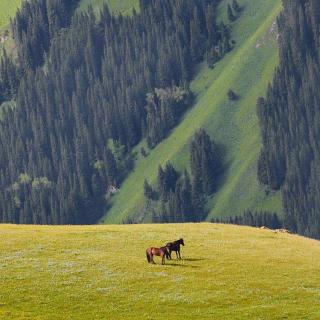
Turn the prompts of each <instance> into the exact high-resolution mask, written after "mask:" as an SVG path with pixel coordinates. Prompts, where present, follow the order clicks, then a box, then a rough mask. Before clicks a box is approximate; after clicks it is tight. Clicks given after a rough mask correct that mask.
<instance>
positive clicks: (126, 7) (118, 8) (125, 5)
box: [79, 0, 139, 14]
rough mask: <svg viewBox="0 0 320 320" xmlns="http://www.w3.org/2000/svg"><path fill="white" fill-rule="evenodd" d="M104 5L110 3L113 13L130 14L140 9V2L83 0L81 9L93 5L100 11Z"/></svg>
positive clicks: (133, 0)
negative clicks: (133, 10) (134, 9)
mask: <svg viewBox="0 0 320 320" xmlns="http://www.w3.org/2000/svg"><path fill="white" fill-rule="evenodd" d="M104 3H108V5H109V7H110V9H111V10H112V12H113V13H115V14H117V13H120V12H121V13H123V14H128V13H130V12H131V10H132V9H133V8H136V9H138V7H139V0H81V2H80V6H79V7H80V9H86V8H87V7H88V5H90V4H91V5H92V6H93V8H94V9H95V10H98V9H100V8H101V7H102V6H103V4H104Z"/></svg>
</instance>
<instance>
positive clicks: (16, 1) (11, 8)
mask: <svg viewBox="0 0 320 320" xmlns="http://www.w3.org/2000/svg"><path fill="white" fill-rule="evenodd" d="M20 4H21V0H1V1H0V31H3V30H4V29H6V28H8V25H9V22H10V18H12V17H13V16H14V15H15V13H16V10H17V8H18V7H19V6H20Z"/></svg>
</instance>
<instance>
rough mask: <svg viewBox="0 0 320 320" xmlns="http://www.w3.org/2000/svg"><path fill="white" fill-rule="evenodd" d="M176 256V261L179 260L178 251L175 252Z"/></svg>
mask: <svg viewBox="0 0 320 320" xmlns="http://www.w3.org/2000/svg"><path fill="white" fill-rule="evenodd" d="M176 256H177V259H179V255H178V250H177V251H176Z"/></svg>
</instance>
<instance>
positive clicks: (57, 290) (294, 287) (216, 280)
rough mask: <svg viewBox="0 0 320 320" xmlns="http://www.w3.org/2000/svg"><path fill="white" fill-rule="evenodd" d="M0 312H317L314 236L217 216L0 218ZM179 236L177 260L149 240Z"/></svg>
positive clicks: (173, 315)
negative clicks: (27, 221)
mask: <svg viewBox="0 0 320 320" xmlns="http://www.w3.org/2000/svg"><path fill="white" fill-rule="evenodd" d="M0 235H1V242H0V279H1V291H0V319H6V320H10V319H20V320H21V319H24V320H26V319H32V320H34V319H37V320H42V319H46V320H49V319H53V320H56V319H70V320H71V319H72V320H73V319H77V320H78V319H90V320H93V319H99V320H100V319H112V320H117V319H119V320H120V319H121V320H125V319H134V320H137V319H139V320H143V319H168V320H171V319H181V320H182V319H183V320H187V319H201V320H205V319H245V320H247V319H272V320H274V319H290V320H293V319H299V320H301V319H308V320H313V319H314V320H316V319H320V309H319V301H320V300H319V299H320V277H319V270H320V244H319V242H317V241H314V240H309V239H306V238H302V237H298V236H292V235H287V234H275V233H274V232H272V231H269V230H259V229H253V228H248V227H235V226H226V225H214V224H184V225H131V226H122V225H119V226H90V227H88V226H81V227H71V226H67V227H40V226H13V225H12V226H11V225H10V226H9V225H2V226H0ZM178 237H184V239H185V243H186V246H185V247H183V248H182V257H183V260H182V261H177V260H172V261H169V262H167V264H166V265H165V266H162V265H160V259H159V258H156V263H157V264H156V265H149V264H147V262H146V257H145V249H146V248H147V247H149V246H160V245H163V244H164V243H165V242H166V241H168V240H172V239H175V238H178Z"/></svg>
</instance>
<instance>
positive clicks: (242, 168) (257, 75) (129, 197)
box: [102, 0, 282, 223]
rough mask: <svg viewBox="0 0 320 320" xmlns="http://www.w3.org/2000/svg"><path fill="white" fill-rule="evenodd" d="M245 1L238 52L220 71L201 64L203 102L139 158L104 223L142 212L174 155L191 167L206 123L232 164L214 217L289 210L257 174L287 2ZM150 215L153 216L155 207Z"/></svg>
mask: <svg viewBox="0 0 320 320" xmlns="http://www.w3.org/2000/svg"><path fill="white" fill-rule="evenodd" d="M227 3H228V1H222V3H221V5H220V19H224V20H225V21H226V17H225V13H226V5H227ZM241 4H242V6H243V7H244V10H243V12H242V14H241V17H240V18H239V19H238V20H237V21H236V22H235V23H234V24H233V27H232V29H233V34H232V37H233V39H235V41H236V47H235V49H234V50H233V51H232V52H231V53H230V54H228V56H227V57H225V58H224V59H223V60H222V61H221V62H219V63H218V64H217V66H216V67H215V68H214V69H213V70H210V69H208V68H207V67H206V66H200V68H199V72H198V75H197V77H196V79H195V80H194V81H193V83H192V90H193V91H194V92H195V94H196V97H197V99H196V104H195V105H194V106H193V108H192V109H191V110H190V112H188V113H187V115H186V116H185V118H184V119H183V121H182V122H181V123H180V125H179V126H178V127H177V128H176V129H175V130H174V131H173V132H172V134H171V135H170V137H169V138H168V139H166V140H165V141H164V142H163V143H161V144H160V145H158V146H157V147H156V148H155V149H154V150H152V151H151V152H150V153H149V155H148V157H147V158H143V157H141V156H138V157H139V158H138V160H137V162H136V164H135V170H134V172H133V173H132V174H131V175H130V176H129V177H128V179H127V180H126V181H125V182H124V183H123V185H122V186H121V189H120V192H119V193H118V194H117V195H116V196H115V197H114V199H113V203H112V208H111V210H110V211H109V212H108V214H107V215H106V217H105V218H104V219H102V222H103V223H115V222H121V221H123V220H126V219H127V218H128V217H131V218H132V217H134V218H135V217H139V216H141V208H142V206H143V203H144V196H143V181H144V179H145V178H148V180H149V181H150V182H153V183H155V180H156V175H157V170H158V166H159V164H162V165H163V164H165V163H166V162H167V161H168V160H170V161H172V162H173V163H174V165H175V166H177V167H178V168H179V169H183V168H184V167H186V166H188V145H189V140H190V138H191V137H192V135H193V134H194V132H195V130H197V129H198V128H200V127H205V129H206V130H207V131H208V132H209V133H210V134H211V135H212V137H213V138H214V139H215V140H216V142H217V143H218V144H219V145H221V147H222V149H223V151H224V153H225V154H224V161H225V163H227V167H226V170H225V173H224V176H223V177H222V181H221V184H220V190H219V192H218V194H216V195H215V197H214V198H213V199H212V200H211V202H210V203H209V205H208V209H209V211H210V214H209V216H208V219H209V218H210V217H214V216H228V215H235V214H241V213H242V212H243V211H244V210H245V209H252V210H270V211H277V212H281V211H282V205H281V199H280V195H279V194H277V193H275V194H273V193H271V195H269V196H266V194H265V192H264V190H263V189H262V188H261V187H260V186H259V184H258V181H257V174H256V163H257V158H258V154H259V151H260V148H261V143H260V134H259V132H260V130H259V126H258V120H257V116H256V100H257V98H258V97H259V96H261V95H264V94H265V92H266V88H267V85H268V83H269V82H270V81H271V79H272V76H273V72H274V69H275V67H276V65H277V63H278V49H277V41H276V37H277V31H276V29H275V24H274V22H275V19H276V17H277V15H278V14H279V12H280V10H281V3H280V1H278V0H271V1H254V2H253V1H249V0H243V1H241ZM230 88H233V89H234V90H235V91H236V92H237V93H239V95H240V97H241V98H240V100H239V101H237V102H233V103H230V102H229V101H228V99H227V92H228V90H229V89H230ZM137 150H138V149H137ZM143 219H144V220H145V221H150V216H149V215H148V212H147V213H146V215H145V216H144V217H143Z"/></svg>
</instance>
